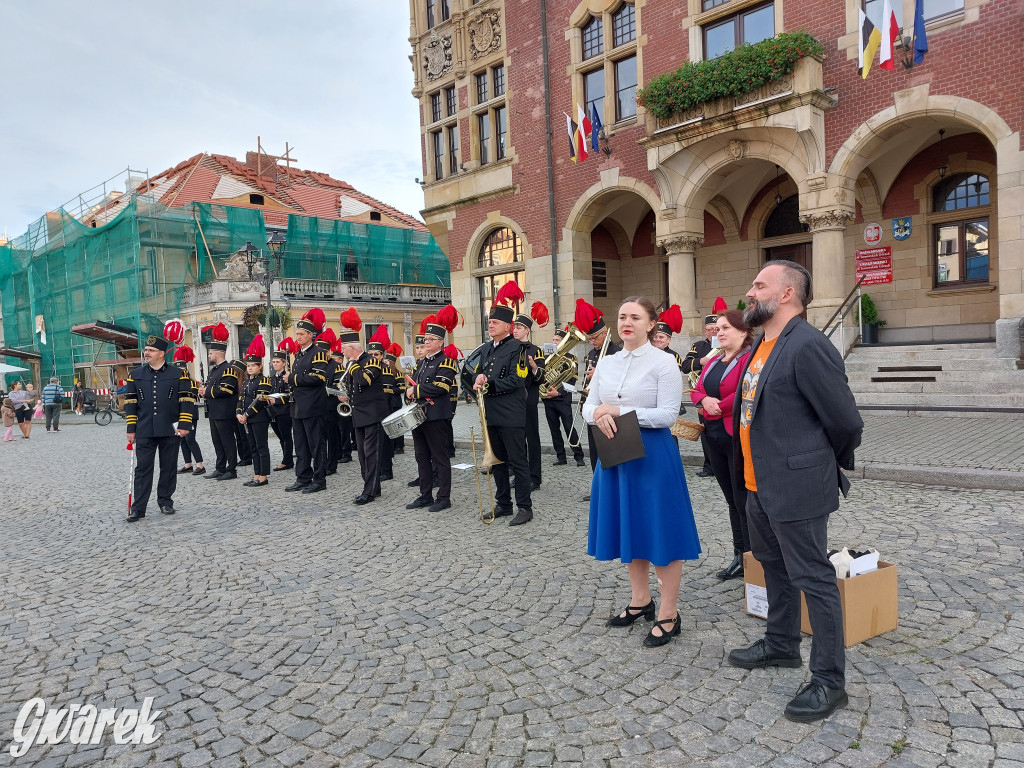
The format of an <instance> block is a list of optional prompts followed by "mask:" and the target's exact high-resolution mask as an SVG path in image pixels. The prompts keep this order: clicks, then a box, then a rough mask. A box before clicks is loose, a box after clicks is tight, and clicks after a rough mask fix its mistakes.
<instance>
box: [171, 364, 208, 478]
mask: <svg viewBox="0 0 1024 768" xmlns="http://www.w3.org/2000/svg"><path fill="white" fill-rule="evenodd" d="M195 359H196V353H195V352H193V351H192V348H191V347H189V346H186V345H184V344H183V345H182V346H180V347H178V348H177V349H176V350H174V364H175V365H177V366H178V367H179V368H181V370H183V371H184V372H185V375H186V376H188V380H189V381H190V382H191V395H192V401H193V405H192V429H190V430H189V433H188V434H187V435H185V436H184V437H183V438H181V457H182V458H183V459H184V460H185V466H184V467H182V468H181V469H179V470H178V474H179V475H184V474H186V473H188V472H191V473H192V474H193V475H205V474H206V467H204V466H203V452H202V451H201V450H200V448H199V443H198V442H197V441H196V430H195V426H196V424H198V423H199V406H198V405H196V403H198V402H199V384H198V383H197V382H196V380H195V379H193V378H192V376H191V375H189V372H188V364H189V363H191V362H192V361H193V360H195ZM193 461H194V462H195V466H193V464H192V462H193Z"/></svg>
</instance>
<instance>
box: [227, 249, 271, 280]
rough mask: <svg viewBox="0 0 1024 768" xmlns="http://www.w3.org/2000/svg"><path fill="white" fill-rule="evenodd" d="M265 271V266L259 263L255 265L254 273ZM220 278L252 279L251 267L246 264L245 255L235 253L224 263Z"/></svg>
mask: <svg viewBox="0 0 1024 768" xmlns="http://www.w3.org/2000/svg"><path fill="white" fill-rule="evenodd" d="M262 272H263V267H261V266H260V265H259V264H257V265H256V266H255V267H253V270H252V273H253V275H258V274H261V273H262ZM217 278H218V279H219V280H250V279H251V278H250V276H249V268H248V267H247V266H246V265H245V257H244V256H243V255H242V254H240V253H234V254H232V255H231V258H230V259H228V260H227V261H226V262H225V263H224V268H223V269H221V271H220V272H219V273H218V275H217Z"/></svg>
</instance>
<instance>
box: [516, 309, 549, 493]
mask: <svg viewBox="0 0 1024 768" xmlns="http://www.w3.org/2000/svg"><path fill="white" fill-rule="evenodd" d="M516 322H518V320H517V321H516ZM522 344H523V347H525V348H526V355H527V357H531V358H533V361H534V362H535V363H536V364H537V372H536V373H534V372H533V371H531V370H529V367H527V376H526V458H527V461H528V463H529V465H530V482H531V483H532V488H533V490H536V489H537V488H539V487H540V481H541V468H540V465H541V462H540V459H541V455H540V388H541V385H542V384H543V382H544V351H543V350H542V349H541V348H540V347H538V346H537V345H536V344H534V343H533V342H529V341H527V342H522ZM516 482H519V481H518V480H517V481H516Z"/></svg>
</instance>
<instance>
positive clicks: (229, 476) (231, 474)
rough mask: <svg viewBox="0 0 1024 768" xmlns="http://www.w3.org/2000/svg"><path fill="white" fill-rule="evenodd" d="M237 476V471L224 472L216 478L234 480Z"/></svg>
mask: <svg viewBox="0 0 1024 768" xmlns="http://www.w3.org/2000/svg"><path fill="white" fill-rule="evenodd" d="M237 477H238V473H237V472H225V473H224V474H223V475H221V476H220V477H218V478H217V479H218V480H235V479H236V478H237Z"/></svg>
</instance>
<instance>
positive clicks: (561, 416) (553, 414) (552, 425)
mask: <svg viewBox="0 0 1024 768" xmlns="http://www.w3.org/2000/svg"><path fill="white" fill-rule="evenodd" d="M544 417H545V418H546V419H547V420H548V429H550V430H551V445H552V446H553V447H554V449H555V455H556V456H557V457H558V458H559V459H564V458H565V441H564V440H562V430H563V429H564V430H565V435H566V437H568V438H569V447H570V448H572V455H573V456H575V457H576V459H577V460H579V459H582V458H583V446H581V445H580V444H579V443H580V438H579V435H578V434H576V432H575V428H574V427H573V423H572V403H570V402H567V401H565V400H563V399H561V398H558V397H553V398H551V399H549V400H545V401H544ZM574 434H576V445H572V440H573V435H574Z"/></svg>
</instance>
